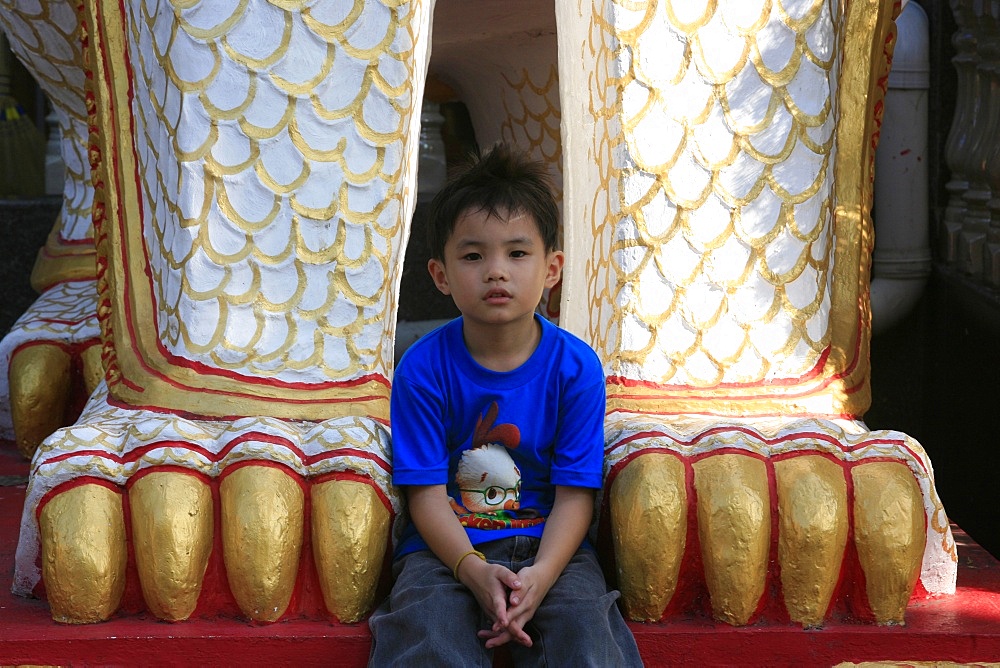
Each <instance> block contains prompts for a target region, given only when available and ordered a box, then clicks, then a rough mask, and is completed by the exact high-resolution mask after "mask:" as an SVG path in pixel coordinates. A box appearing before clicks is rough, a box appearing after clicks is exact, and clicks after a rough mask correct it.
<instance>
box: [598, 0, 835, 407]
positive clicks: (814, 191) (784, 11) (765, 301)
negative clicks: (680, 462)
mask: <svg viewBox="0 0 1000 668" xmlns="http://www.w3.org/2000/svg"><path fill="white" fill-rule="evenodd" d="M831 5H833V6H832V7H831ZM606 10H607V12H608V13H607V14H603V13H602V12H601V11H600V10H599V9H595V13H596V15H597V16H608V17H610V18H609V19H608V20H606V21H604V22H602V21H600V20H598V21H595V22H594V24H593V27H592V31H591V37H590V47H589V48H590V49H591V50H592V52H593V53H595V54H596V57H597V58H598V65H599V66H598V68H597V69H596V70H595V72H594V73H593V74H592V75H591V78H590V91H589V93H590V96H591V100H590V104H591V109H592V114H593V116H594V118H595V119H597V122H598V125H599V131H598V132H597V133H595V140H594V144H593V146H592V154H593V155H594V156H595V158H596V160H597V162H598V169H599V171H600V174H601V179H602V182H603V183H602V185H603V187H600V188H598V189H597V190H596V195H595V198H594V202H593V207H592V209H593V210H594V211H596V212H602V211H603V212H605V213H604V215H603V217H602V216H601V214H600V213H598V214H597V217H596V218H595V219H594V221H593V224H594V226H595V229H594V232H593V239H594V247H593V252H592V254H591V257H592V258H594V259H593V260H592V261H591V266H590V267H588V276H589V281H590V283H589V286H588V294H589V295H590V299H591V303H592V304H593V305H594V312H595V317H593V318H592V319H591V325H590V327H591V331H590V332H589V338H590V340H592V341H593V342H595V344H596V346H597V347H598V349H599V352H601V354H602V356H603V357H604V358H605V359H606V360H609V367H610V368H609V369H608V372H609V374H610V375H613V376H618V377H623V378H627V379H633V380H641V381H649V382H654V383H658V384H663V385H674V386H686V387H695V388H708V387H715V386H718V385H720V384H759V383H762V382H768V381H774V380H783V379H797V378H801V377H803V376H804V375H806V374H808V373H809V372H810V371H811V370H812V369H814V368H816V367H817V365H818V364H819V363H820V362H821V360H822V356H823V353H824V351H825V350H826V349H827V348H828V346H829V343H830V326H829V320H830V319H829V313H830V304H831V278H832V253H833V250H832V249H833V247H834V234H833V224H832V220H833V211H832V198H831V188H832V182H833V170H832V165H833V161H834V159H835V152H836V147H835V142H834V129H835V120H836V115H837V114H836V109H835V101H836V92H837V90H836V89H837V82H838V74H839V71H838V60H837V58H836V56H835V54H836V48H835V46H836V44H837V42H838V40H839V35H838V29H839V25H840V21H839V17H838V16H835V15H833V14H832V13H831V11H838V10H837V6H836V3H828V2H826V1H825V0H785V1H784V2H781V1H778V0H773V1H772V0H748V1H744V0H740V1H739V2H737V1H728V2H727V1H724V0H693V1H691V0H684V1H683V2H681V1H679V0H678V1H670V0H660V1H659V2H656V1H653V0H650V1H648V2H641V1H639V2H635V1H631V0H629V1H622V2H609V3H608V4H607V5H606ZM710 45H711V46H710ZM601 126H603V127H601Z"/></svg>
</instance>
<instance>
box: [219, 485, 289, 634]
mask: <svg viewBox="0 0 1000 668" xmlns="http://www.w3.org/2000/svg"><path fill="white" fill-rule="evenodd" d="M220 499H221V503H222V551H223V556H224V559H225V563H226V575H227V577H228V579H229V587H230V589H231V590H232V592H233V596H234V597H235V598H236V603H237V604H238V605H239V606H240V609H241V610H242V611H243V613H244V614H246V615H247V616H248V617H249V618H250V619H252V620H254V621H261V622H273V621H275V620H277V619H278V618H279V617H281V616H282V615H283V614H284V613H285V610H286V609H287V607H288V603H289V601H290V599H291V596H292V591H293V589H294V587H295V581H296V578H297V576H298V572H299V556H300V554H301V552H302V535H303V526H302V525H303V513H304V505H305V495H304V494H303V492H302V488H301V487H300V486H299V484H298V483H297V482H296V481H295V480H293V479H292V477H291V476H290V475H288V474H287V473H285V472H283V471H281V470H279V469H277V468H275V467H273V466H245V467H243V468H240V469H238V470H236V471H234V472H232V473H231V474H229V475H228V476H226V477H225V478H224V479H223V481H222V485H221V493H220Z"/></svg>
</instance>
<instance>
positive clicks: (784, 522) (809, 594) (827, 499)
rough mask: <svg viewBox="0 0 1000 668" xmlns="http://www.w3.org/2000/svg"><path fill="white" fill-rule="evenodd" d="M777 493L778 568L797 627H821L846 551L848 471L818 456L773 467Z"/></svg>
mask: <svg viewBox="0 0 1000 668" xmlns="http://www.w3.org/2000/svg"><path fill="white" fill-rule="evenodd" d="M774 474H775V482H776V487H777V493H778V563H779V564H780V566H781V589H782V593H783V595H784V600H785V607H786V608H787V609H788V614H789V617H791V619H792V621H793V622H798V623H799V624H802V626H804V627H814V626H819V625H820V624H822V622H823V619H824V617H825V616H826V612H827V610H828V609H829V606H830V599H831V598H832V596H833V591H834V589H835V588H836V586H837V580H838V579H839V577H840V568H841V563H842V562H843V558H844V548H845V547H846V545H847V533H848V506H847V481H846V480H845V478H844V475H845V472H844V468H843V467H842V466H841V465H840V464H837V463H836V462H833V461H831V460H829V459H827V458H825V457H821V456H819V455H803V456H800V457H792V458H790V459H784V460H781V461H777V462H775V463H774Z"/></svg>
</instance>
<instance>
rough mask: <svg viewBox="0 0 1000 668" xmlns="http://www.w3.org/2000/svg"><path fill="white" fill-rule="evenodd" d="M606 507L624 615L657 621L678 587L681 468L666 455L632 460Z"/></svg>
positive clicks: (683, 505)
mask: <svg viewBox="0 0 1000 668" xmlns="http://www.w3.org/2000/svg"><path fill="white" fill-rule="evenodd" d="M609 504H610V510H611V532H612V538H613V541H614V548H615V561H616V563H617V566H618V587H619V589H620V590H621V592H622V605H623V606H624V608H625V614H626V615H627V616H628V617H629V618H630V619H633V620H636V621H659V620H660V618H661V617H662V616H663V611H664V610H665V609H666V607H667V605H668V604H669V603H670V599H671V598H672V597H673V595H674V591H675V590H676V588H677V579H678V575H679V573H680V567H681V559H682V557H683V556H684V546H685V542H686V538H687V484H686V482H685V472H684V464H683V463H681V461H680V459H678V458H677V457H675V456H673V455H670V454H666V453H648V454H645V455H642V456H640V457H638V458H636V459H635V460H634V461H632V462H629V463H628V464H627V465H626V466H625V468H624V469H622V471H621V472H620V473H619V474H618V476H617V477H616V478H615V481H614V484H613V485H612V487H611V498H610V501H609Z"/></svg>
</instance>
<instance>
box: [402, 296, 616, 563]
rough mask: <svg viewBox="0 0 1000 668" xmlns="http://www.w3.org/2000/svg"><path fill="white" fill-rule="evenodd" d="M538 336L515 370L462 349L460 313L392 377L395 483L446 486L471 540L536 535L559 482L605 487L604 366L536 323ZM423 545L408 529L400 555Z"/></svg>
mask: <svg viewBox="0 0 1000 668" xmlns="http://www.w3.org/2000/svg"><path fill="white" fill-rule="evenodd" d="M535 319H536V321H537V322H539V323H540V324H541V328H542V336H541V340H540V341H539V343H538V347H537V348H536V349H535V351H534V352H533V353H532V354H531V357H529V358H528V360H527V361H526V362H525V363H524V364H522V365H521V366H520V367H518V368H517V369H514V370H513V371H505V372H498V371H491V370H489V369H486V368H484V367H482V366H480V365H479V364H478V363H477V362H476V361H475V360H474V359H472V356H471V355H470V354H469V351H468V349H467V348H466V346H465V341H464V338H463V335H462V319H461V318H458V319H456V320H453V321H451V322H450V323H448V324H446V325H444V326H443V327H440V328H439V329H437V330H435V331H433V332H431V333H429V334H427V335H426V336H424V337H422V338H421V339H420V340H419V341H417V342H416V343H415V344H414V345H413V346H411V347H410V349H409V350H407V352H406V354H405V355H404V356H403V359H402V360H401V361H400V364H399V368H398V369H397V370H396V374H395V376H394V378H393V384H392V396H391V411H392V412H391V418H392V449H393V462H392V470H393V473H392V477H393V482H394V483H395V484H396V485H447V491H448V496H449V497H450V499H451V505H452V509H453V510H454V511H455V513H456V515H457V516H458V517H459V519H460V521H461V522H462V524H463V525H464V526H465V528H466V532H467V533H468V535H469V539H470V540H471V541H472V544H473V545H476V544H478V543H483V542H486V541H490V540H497V539H499V538H505V537H507V536H512V535H529V536H536V537H540V536H541V535H542V529H543V528H544V522H545V518H546V517H547V516H548V514H549V512H550V511H551V510H552V503H553V501H554V499H555V486H556V485H562V486H569V487H588V488H593V489H598V488H600V486H601V482H602V475H603V461H604V412H605V395H604V371H603V369H602V368H601V363H600V360H599V359H598V357H597V354H596V353H594V351H593V350H592V349H591V348H590V347H589V346H588V345H587V344H586V343H584V342H583V341H581V340H580V339H578V338H576V337H575V336H573V335H572V334H570V333H569V332H567V331H565V330H563V329H560V328H558V327H556V326H555V325H553V324H552V323H550V322H549V321H547V320H545V319H544V318H541V317H539V316H537V315H536V316H535ZM420 549H427V545H426V543H424V541H423V539H421V538H420V535H419V534H418V533H417V531H416V529H415V527H414V526H413V525H412V523H411V524H409V525H408V526H407V527H406V529H405V530H404V533H403V535H402V538H401V540H400V542H399V545H398V546H397V548H396V556H401V555H403V554H406V553H408V552H413V551H415V550H420Z"/></svg>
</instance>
